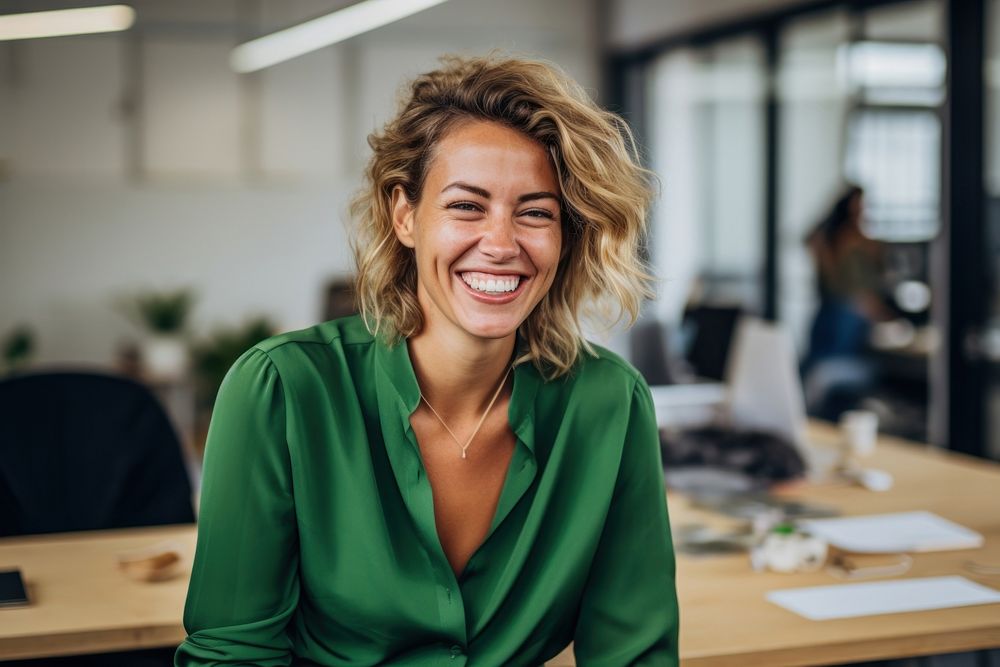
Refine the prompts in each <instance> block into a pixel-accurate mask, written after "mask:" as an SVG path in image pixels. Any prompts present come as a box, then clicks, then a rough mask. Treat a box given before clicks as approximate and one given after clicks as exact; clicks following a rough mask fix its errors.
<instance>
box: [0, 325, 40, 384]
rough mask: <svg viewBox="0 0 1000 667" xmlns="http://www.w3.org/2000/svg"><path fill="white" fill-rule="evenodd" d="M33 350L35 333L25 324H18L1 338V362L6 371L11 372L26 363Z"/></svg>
mask: <svg viewBox="0 0 1000 667" xmlns="http://www.w3.org/2000/svg"><path fill="white" fill-rule="evenodd" d="M34 351H35V333H34V332H33V331H32V330H31V329H30V328H29V327H27V326H19V327H17V328H15V329H14V330H13V331H11V332H10V333H9V334H8V335H7V336H6V337H5V338H4V339H3V362H4V367H5V368H6V369H7V372H9V373H13V372H14V371H16V370H17V369H18V368H20V367H22V366H24V365H26V364H27V363H28V361H29V360H30V359H31V355H32V353H33V352H34Z"/></svg>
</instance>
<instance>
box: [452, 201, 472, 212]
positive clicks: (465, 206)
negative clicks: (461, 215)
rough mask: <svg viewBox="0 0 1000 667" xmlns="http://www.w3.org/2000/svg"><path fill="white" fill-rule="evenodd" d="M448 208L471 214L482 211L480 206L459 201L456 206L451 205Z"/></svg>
mask: <svg viewBox="0 0 1000 667" xmlns="http://www.w3.org/2000/svg"><path fill="white" fill-rule="evenodd" d="M448 208H450V209H453V210H456V211H467V212H469V213H475V212H477V211H479V210H480V208H479V206H477V205H476V204H473V203H472V202H468V201H459V202H455V203H454V204H449V205H448Z"/></svg>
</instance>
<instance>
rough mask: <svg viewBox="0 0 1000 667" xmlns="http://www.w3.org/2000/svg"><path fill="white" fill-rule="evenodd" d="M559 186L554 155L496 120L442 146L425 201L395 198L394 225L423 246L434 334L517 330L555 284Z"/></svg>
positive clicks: (423, 300)
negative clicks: (436, 330)
mask: <svg viewBox="0 0 1000 667" xmlns="http://www.w3.org/2000/svg"><path fill="white" fill-rule="evenodd" d="M559 195H560V193H559V181H558V179H557V178H556V174H555V171H554V169H553V168H552V165H551V164H550V160H549V155H548V153H547V152H546V150H545V149H544V148H543V147H542V146H541V145H540V144H538V143H536V142H535V141H533V140H532V139H530V138H528V137H526V136H525V135H523V134H521V133H520V132H517V131H515V130H512V129H510V128H507V127H504V126H503V125H500V124H497V123H492V122H488V121H468V122H465V123H462V124H461V125H459V126H457V127H455V128H454V129H452V130H450V131H449V132H448V133H447V134H445V136H444V137H443V138H442V139H441V140H440V141H439V142H438V144H437V146H436V148H435V153H434V157H433V159H432V160H431V163H430V166H429V168H428V170H427V174H426V177H425V179H424V185H423V191H422V192H421V196H420V201H419V203H418V204H416V205H415V206H413V205H411V204H410V203H409V202H408V201H407V200H406V197H405V196H404V195H403V191H402V188H397V189H396V192H394V193H393V223H394V226H395V231H396V236H397V237H398V238H399V240H400V242H401V243H403V245H405V246H407V247H409V248H413V250H414V253H415V257H416V264H417V297H418V300H419V302H420V306H421V308H422V309H423V313H424V318H425V323H426V325H427V327H428V329H429V330H430V329H433V328H435V327H447V328H451V329H452V330H454V331H458V332H464V333H465V334H467V335H469V336H473V337H476V338H481V339H482V338H488V339H497V338H504V337H507V336H510V335H512V334H514V333H515V332H516V331H517V328H518V326H520V325H521V323H522V322H524V320H525V319H526V318H527V317H528V315H529V314H530V313H531V311H532V310H533V309H534V307H535V306H536V305H537V304H538V302H539V301H541V300H542V297H544V296H545V293H546V292H548V290H549V288H550V287H551V285H552V281H553V278H554V277H555V274H556V267H557V265H558V263H559V256H560V250H561V247H562V224H561V221H560V208H559Z"/></svg>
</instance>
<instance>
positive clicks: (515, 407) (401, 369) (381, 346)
mask: <svg viewBox="0 0 1000 667" xmlns="http://www.w3.org/2000/svg"><path fill="white" fill-rule="evenodd" d="M516 345H517V352H516V354H515V358H519V357H520V356H521V354H522V353H523V352H524V351H525V348H526V341H524V340H523V339H522V338H521V337H520V336H518V338H517V343H516ZM375 362H376V369H377V373H378V374H379V377H378V378H376V383H375V384H376V392H377V394H378V399H379V405H380V406H385V408H388V407H389V406H391V407H392V409H394V410H395V411H396V412H397V413H398V416H399V418H400V419H401V420H402V427H403V431H404V432H407V431H408V430H409V429H410V415H412V414H413V412H414V411H415V410H416V409H417V406H419V405H420V386H419V385H418V384H417V376H416V373H415V372H414V370H413V363H412V362H411V360H410V351H409V347H408V346H407V344H406V341H405V340H400V341H399V342H397V343H395V344H394V345H391V346H390V345H388V344H386V343H385V341H384V340H383V339H382V337H381V336H375ZM512 374H513V376H514V388H513V390H512V393H511V397H510V406H509V407H508V409H507V418H508V420H509V421H510V426H511V429H512V430H513V431H514V433H515V434H516V435H517V436H518V438H519V439H520V440H521V442H523V443H524V444H525V445H526V446H527V447H528V449H529V450H531V452H532V453H534V450H535V443H534V411H535V395H536V394H537V392H538V388H539V386H540V385H541V383H542V377H541V375H540V374H539V372H538V369H537V368H535V365H534V364H532V363H531V362H530V361H529V362H522V363H520V364H517V365H516V366H514V370H513V372H512ZM385 408H383V409H385Z"/></svg>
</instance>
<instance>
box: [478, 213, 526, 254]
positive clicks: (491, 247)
mask: <svg viewBox="0 0 1000 667" xmlns="http://www.w3.org/2000/svg"><path fill="white" fill-rule="evenodd" d="M479 250H480V251H481V252H482V253H483V254H485V255H488V256H489V257H492V258H493V259H494V260H496V261H498V262H500V261H506V260H510V259H513V258H515V257H517V256H518V255H519V254H520V253H521V246H520V245H519V244H518V242H517V234H516V229H515V227H514V221H513V220H511V219H510V217H508V216H506V215H493V216H490V219H489V222H488V226H487V229H486V232H485V233H484V234H483V237H482V238H481V239H480V240H479Z"/></svg>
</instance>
